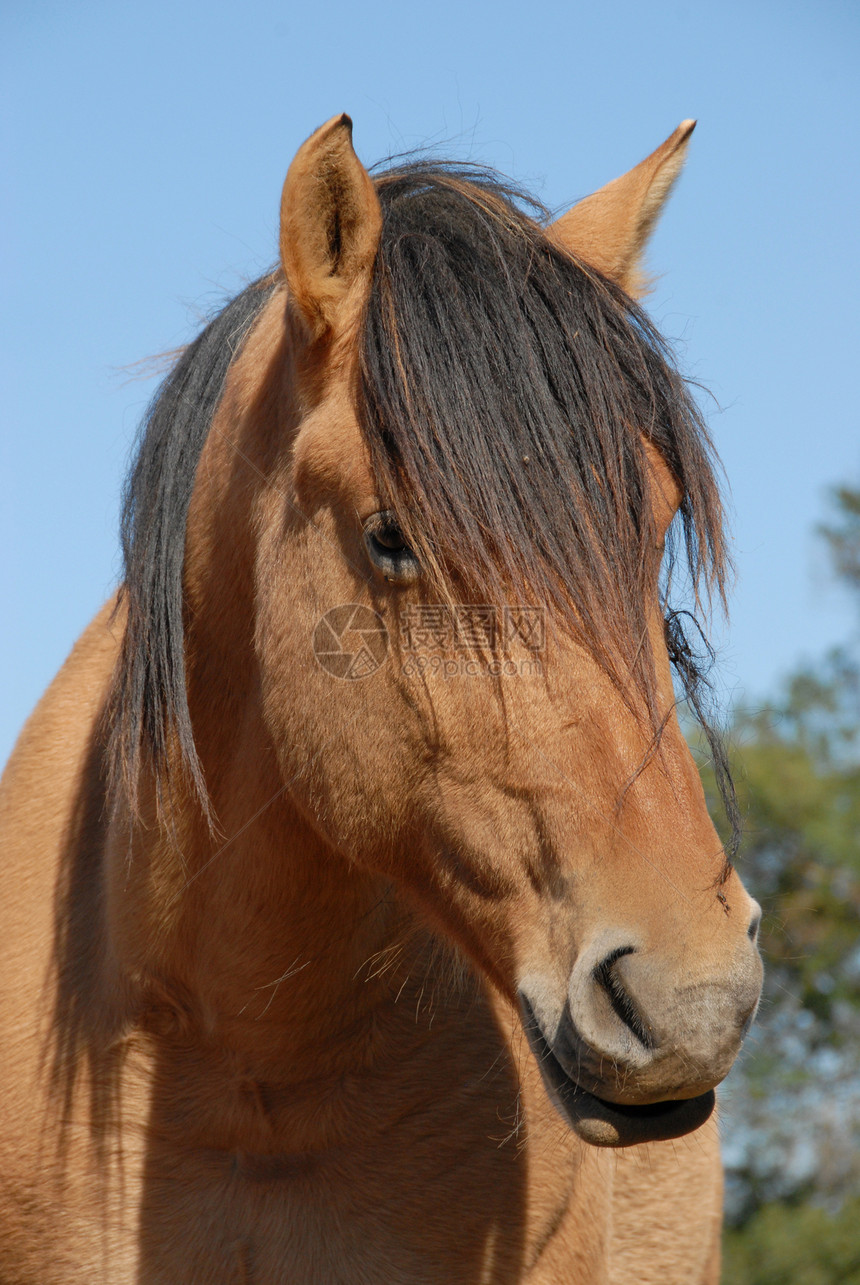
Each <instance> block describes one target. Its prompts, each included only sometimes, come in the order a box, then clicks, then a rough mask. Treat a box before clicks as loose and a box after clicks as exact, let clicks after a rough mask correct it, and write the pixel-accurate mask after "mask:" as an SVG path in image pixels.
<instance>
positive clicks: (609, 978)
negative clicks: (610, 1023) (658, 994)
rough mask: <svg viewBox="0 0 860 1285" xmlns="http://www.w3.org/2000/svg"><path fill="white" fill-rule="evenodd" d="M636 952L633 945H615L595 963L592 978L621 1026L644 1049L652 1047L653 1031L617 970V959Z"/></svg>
mask: <svg viewBox="0 0 860 1285" xmlns="http://www.w3.org/2000/svg"><path fill="white" fill-rule="evenodd" d="M635 953H636V947H635V946H617V947H616V948H615V950H613V951H610V953H609V954H608V955H607V956H606V958H605V959H602V960H601V961H600V963H599V964H596V965H595V967H594V970H593V972H592V978H593V981H594V983H595V985H596V986H598V987H599V988H600V989H601V990H602V991H603V993H604V994H605V996H606V999H607V1000H608V1002H609V1006H610V1008H611V1009H612V1012H613V1013H614V1014H615V1016H616V1017H617V1018H618V1020H619V1022H620V1023H621V1024H622V1026H624V1027H626V1029H627V1031H629V1032H630V1033H631V1034H632V1035H633V1036H634V1038H635V1039H636V1040H637V1042H638V1043H639V1044H641V1045H642V1047H643V1048H644V1049H649V1050H650V1049H653V1047H654V1031H653V1027H652V1026H651V1025H650V1024H649V1022H648V1021H647V1019H646V1018H645V1017H644V1015H643V1014H642V1013H640V1011H639V1009H638V1007H637V1005H636V1003H635V1001H634V1000H633V999H632V998H631V997H630V995H629V994H628V992H627V990H626V988H625V986H624V983H623V981H622V980H621V977H620V976H619V970H618V968H617V967H616V965H617V964H618V961H619V960H621V959H625V958H626V957H627V956H628V955H634V954H635Z"/></svg>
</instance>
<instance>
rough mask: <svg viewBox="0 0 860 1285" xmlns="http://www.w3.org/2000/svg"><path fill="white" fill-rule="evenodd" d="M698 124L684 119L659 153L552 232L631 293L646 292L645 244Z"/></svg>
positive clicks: (575, 210)
mask: <svg viewBox="0 0 860 1285" xmlns="http://www.w3.org/2000/svg"><path fill="white" fill-rule="evenodd" d="M695 127H696V122H695V121H694V120H685V121H682V122H681V124H680V125H679V126H678V128H677V129H676V130H675V132H674V134H671V135H670V136H669V138H667V139H666V141H665V143H662V144H661V145H660V146H659V147H658V148H657V150H656V152H652V153H651V155H650V156H647V157H646V158H645V160H644V161H640V162H639V164H638V165H636V166H634V168H633V169H632V170H628V171H627V173H626V174H623V175H622V176H621V178H616V179H613V180H612V182H611V183H607V184H606V187H602V188H601V189H600V190H599V191H598V192H594V193H592V195H591V196H587V197H586V198H585V199H584V200H583V201H580V202H579V204H578V205H575V206H574V207H573V209H572V210H568V212H567V214H563V215H562V216H561V218H560V219H557V220H556V222H555V223H553V224H552V225H551V226H550V228H549V233H550V235H551V236H552V237H553V238H554V239H555V240H557V241H559V242H561V244H562V245H564V246H565V247H566V248H567V249H568V250H571V251H572V252H573V253H574V254H575V255H577V257H578V258H580V259H582V260H583V261H584V262H585V263H590V264H591V265H592V266H593V267H595V268H598V269H599V270H600V271H601V272H602V273H603V274H604V275H605V276H607V277H611V278H612V279H613V280H614V281H617V282H618V284H619V285H621V286H623V287H624V289H625V290H626V291H627V293H628V294H632V295H636V296H638V295H642V294H644V293H645V291H646V290H647V288H648V283H647V280H646V278H645V277H644V276H643V273H642V254H643V251H644V249H645V243H646V242H647V240H648V237H649V236H650V235H651V232H652V231H653V228H654V225H655V223H656V222H657V219H658V217H659V215H660V211H661V210H662V209H663V206H664V205H665V203H666V200H667V199H668V196H669V193H670V192H671V190H672V186H673V184H674V182H675V180H676V179H677V177H678V175H679V174H680V173H681V170H682V168H683V165H684V158H685V156H686V153H687V143H688V142H689V139H690V135H691V134H692V132H693V130H694V129H695Z"/></svg>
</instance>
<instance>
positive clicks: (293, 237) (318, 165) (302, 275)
mask: <svg viewBox="0 0 860 1285" xmlns="http://www.w3.org/2000/svg"><path fill="white" fill-rule="evenodd" d="M381 228H382V212H381V210H380V208H379V201H378V200H377V197H376V192H375V191H374V187H373V183H372V181H371V178H370V175H369V174H368V173H367V170H366V169H365V168H364V166H363V165H362V163H361V161H360V160H359V159H358V157H357V156H356V154H355V152H354V150H353V146H352V121H351V120H350V118H349V116H347V115H346V114H343V115H341V116H334V117H332V119H331V120H330V121H328V122H327V123H326V124H325V125H321V126H320V128H319V129H318V130H317V131H316V132H315V133H314V134H312V135H311V136H310V138H309V139H308V140H307V142H306V143H303V144H302V146H301V147H300V148H299V150H298V152H297V153H296V158H295V160H294V161H293V163H292V165H291V166H290V169H289V173H288V174H287V179H286V182H285V183H284V191H283V196H282V197H281V236H280V249H281V262H282V264H283V268H284V274H285V276H286V278H287V285H288V286H289V290H290V295H291V297H292V299H293V300H294V301H295V303H296V304H297V306H298V308H299V310H300V312H301V313H302V316H303V317H304V319H305V321H306V322H307V323H308V325H309V327H310V330H311V334H312V336H313V337H314V338H315V339H316V338H320V337H322V336H323V335H325V334H334V333H336V332H338V331H341V330H343V329H344V328H345V327H346V326H347V325H348V324H349V321H350V319H351V318H352V317H353V316H354V315H355V314H356V312H357V311H358V310H359V309H360V308H361V306H362V304H363V303H364V301H365V298H366V296H367V292H368V290H369V288H370V278H371V271H372V268H373V261H374V257H375V255H376V248H377V245H378V243H379V234H380V231H381Z"/></svg>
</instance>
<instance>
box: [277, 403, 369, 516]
mask: <svg viewBox="0 0 860 1285" xmlns="http://www.w3.org/2000/svg"><path fill="white" fill-rule="evenodd" d="M293 469H294V477H295V485H296V490H297V491H298V492H299V493H300V494H301V495H302V496H303V497H306V498H307V499H309V500H310V499H316V500H325V499H329V500H332V499H334V500H340V501H342V502H348V503H349V504H350V505H351V506H352V507H354V508H355V509H356V511H357V512H358V513H359V515H360V516H361V517H367V516H368V515H369V514H370V513H372V512H373V511H374V508H375V507H378V497H377V494H376V484H375V481H374V477H373V470H372V468H371V464H370V453H369V451H368V448H367V443H366V442H365V440H364V437H363V435H362V432H361V428H360V426H359V422H358V416H357V413H356V410H355V407H354V405H353V403H352V401H351V399H350V397H349V395H348V392H347V391H346V390H345V389H335V390H334V391H333V392H332V393H331V395H330V396H328V397H326V399H325V400H324V401H323V402H322V403H321V404H320V405H319V406H317V407H316V408H315V409H314V410H313V411H312V412H311V413H310V414H309V415H308V416H307V418H306V419H305V421H304V423H303V424H302V426H301V429H300V430H299V434H298V437H297V438H296V443H295V449H294V453H293Z"/></svg>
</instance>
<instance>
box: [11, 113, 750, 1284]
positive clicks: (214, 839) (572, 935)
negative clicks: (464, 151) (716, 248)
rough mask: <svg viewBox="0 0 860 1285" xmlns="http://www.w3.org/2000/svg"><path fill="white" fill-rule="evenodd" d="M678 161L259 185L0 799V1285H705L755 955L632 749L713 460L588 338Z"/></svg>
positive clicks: (645, 733) (312, 170) (332, 168)
mask: <svg viewBox="0 0 860 1285" xmlns="http://www.w3.org/2000/svg"><path fill="white" fill-rule="evenodd" d="M691 129H692V123H691V122H687V123H685V124H684V125H682V126H681V127H680V128H679V129H678V130H677V131H676V132H675V133H674V134H673V135H672V136H671V137H670V138H669V139H668V140H667V142H666V143H664V144H663V145H662V147H660V148H659V149H658V150H657V151H656V152H655V153H654V154H653V155H652V156H650V157H649V158H648V159H647V160H645V161H643V162H642V164H641V165H639V166H637V167H636V168H635V169H634V170H632V171H631V172H630V173H629V174H627V175H625V176H624V177H623V178H621V179H619V180H616V182H614V183H612V184H610V185H609V186H608V187H606V188H604V189H603V190H602V191H601V192H598V193H597V194H595V195H594V196H591V197H589V198H588V199H586V200H585V201H583V202H582V203H581V204H579V205H577V206H576V207H575V208H574V209H573V210H571V212H570V213H568V214H567V215H565V216H564V217H562V218H561V219H559V220H558V221H556V222H555V223H552V224H549V223H548V221H547V219H546V218H545V217H543V216H542V215H541V212H540V210H539V209H538V208H537V207H535V206H534V205H533V204H531V205H530V204H529V203H528V201H527V198H524V197H522V196H521V195H520V194H517V193H516V192H515V191H513V190H512V189H511V188H510V187H508V186H506V185H505V184H504V183H503V182H502V181H501V180H500V179H498V177H497V176H495V175H493V174H492V173H491V172H489V171H486V170H482V169H479V168H476V167H471V168H469V167H464V166H456V165H443V164H434V163H430V162H423V161H412V162H409V163H406V164H403V165H401V166H399V167H395V168H392V169H389V170H386V171H383V172H381V173H379V174H378V175H377V176H376V177H375V178H373V179H372V178H371V177H370V176H369V175H368V173H367V172H366V171H365V170H364V169H363V167H362V166H361V164H360V162H359V161H358V159H357V158H356V155H355V153H354V151H353V148H352V141H351V124H350V121H349V119H348V117H346V116H341V117H337V118H336V119H334V120H332V121H330V122H329V123H328V124H327V125H325V126H323V127H322V128H321V129H320V130H318V131H317V133H315V134H314V135H313V136H312V137H311V138H310V139H309V141H308V142H307V143H305V144H304V146H303V147H302V148H301V150H300V151H299V153H298V155H297V157H296V159H295V161H294V163H293V165H292V167H291V168H290V171H289V174H288V176H287V180H286V184H285V187H284V195H283V204H282V211H281V238H280V248H281V263H280V266H279V267H278V269H277V270H276V271H275V272H273V273H272V275H271V276H270V277H267V278H265V279H264V280H262V281H260V282H257V283H255V284H254V285H252V286H251V287H249V288H248V289H247V290H246V291H244V292H243V293H242V294H241V295H240V296H239V297H238V298H237V299H236V300H234V301H233V303H231V304H230V305H228V307H227V308H226V309H225V310H224V311H223V312H222V313H221V314H220V316H218V317H217V318H215V319H214V320H213V321H212V322H211V324H210V325H209V327H208V328H207V329H206V330H205V331H204V332H203V334H202V335H201V336H200V337H199V338H198V339H197V340H196V341H195V343H194V344H192V345H191V346H190V348H188V349H187V350H186V351H185V353H184V355H183V356H182V357H181V359H180V360H179V363H178V365H177V367H176V369H175V370H174V372H173V374H172V375H171V376H170V378H169V380H168V381H167V383H166V386H165V388H164V389H163V391H162V392H161V394H160V396H159V398H158V399H157V401H156V402H155V404H154V406H153V408H152V409H151V411H150V414H149V417H148V423H147V425H146V431H145V434H144V436H143V439H142V444H141V447H140V452H139V455H138V459H137V463H136V465H135V468H134V470H133V472H132V475H131V478H130V481H129V485H128V490H127V495H126V507H125V518H124V528H123V534H124V542H125V553H126V575H125V583H124V585H123V588H122V590H121V592H120V594H119V596H118V599H117V601H115V602H112V603H109V604H108V605H107V606H106V607H105V609H104V610H103V611H102V612H101V614H100V615H99V616H98V617H97V618H96V620H95V621H94V622H93V624H92V625H91V626H90V627H89V628H88V630H87V631H86V633H85V634H84V636H83V637H82V639H81V640H80V641H79V642H78V644H77V646H76V647H75V649H74V650H73V652H72V654H71V656H70V657H69V660H68V661H67V663H66V664H65V666H64V667H63V669H62V671H61V672H60V674H59V676H58V677H57V679H56V681H55V682H54V684H53V685H52V687H51V688H50V690H49V691H48V693H47V695H46V696H45V697H44V699H43V700H42V702H41V704H40V705H39V707H38V709H37V710H36V712H35V714H34V715H33V717H32V718H31V720H30V722H29V723H28V725H27V727H26V729H25V731H24V733H23V734H22V737H21V739H20V741H19V743H18V746H17V748H16V750H15V752H14V754H13V757H12V759H11V762H10V764H9V767H8V770H7V773H6V776H5V779H4V785H3V792H2V834H3V850H2V852H3V855H2V861H3V867H2V868H3V890H4V891H3V904H2V913H0V925H2V927H0V952H2V955H0V998H2V1028H0V1029H2V1032H3V1034H2V1047H3V1056H2V1066H0V1104H2V1106H0V1110H2V1118H3V1123H2V1129H0V1140H2V1141H0V1149H2V1162H0V1191H1V1192H2V1197H0V1278H2V1281H3V1282H5V1285H13V1283H15V1285H18V1283H22V1285H23V1283H25V1282H26V1283H27V1285H37V1283H38V1285H84V1283H86V1285H92V1283H93V1282H97V1281H98V1282H106V1283H109V1285H120V1283H131V1282H147V1283H150V1282H164V1283H169V1285H180V1283H182V1282H189V1283H190V1282H194V1283H195V1285H199V1283H200V1282H222V1281H223V1282H232V1281H235V1282H240V1281H245V1282H250V1281H253V1282H255V1285H263V1283H264V1282H271V1283H275V1282H278V1283H279V1285H280V1283H282V1282H291V1283H293V1282H295V1283H310V1282H316V1283H317V1285H336V1283H337V1282H342V1283H343V1285H398V1283H402V1285H407V1283H408V1285H419V1283H425V1282H426V1283H429V1282H434V1283H437V1285H442V1283H444V1285H457V1283H462V1285H465V1283H466V1282H468V1283H469V1285H473V1283H477V1282H485V1283H487V1285H502V1282H514V1281H529V1282H534V1283H537V1282H583V1283H585V1282H609V1281H612V1282H616V1281H617V1282H621V1281H623V1282H630V1281H637V1282H648V1281H653V1282H660V1285H667V1283H668V1282H677V1283H678V1285H692V1283H693V1282H705V1281H716V1279H717V1276H718V1271H719V1232H720V1211H721V1170H720V1161H719V1151H718V1142H717V1135H716V1125H715V1122H714V1119H713V1118H712V1115H711V1113H712V1109H713V1105H714V1094H713V1089H714V1086H715V1085H716V1084H717V1083H718V1082H719V1081H720V1080H721V1079H722V1078H723V1077H724V1076H725V1074H726V1072H727V1071H728V1069H729V1067H730V1066H731V1064H732V1061H733V1060H734V1058H735V1056H736V1054H737V1051H738V1048H739V1046H740V1043H741V1040H742V1037H743V1035H744V1033H745V1031H746V1029H747V1027H748V1025H749V1022H750V1021H751V1018H752V1014H753V1012H754V1009H755V1006H756V1003H757V999H758V994H759V987H760V980H761V977H760V963H759V958H758V954H757V952H756V948H755V937H756V924H757V918H756V913H755V912H756V907H755V905H754V903H752V902H751V901H750V899H749V897H748V896H747V894H746V893H745V892H744V890H743V888H742V886H741V884H740V882H739V880H738V878H737V876H736V875H735V873H734V872H733V870H732V867H731V863H730V861H729V860H728V858H727V856H726V853H725V852H724V851H723V849H722V848H721V845H720V843H719V841H718V839H717V836H716V833H715V831H714V829H713V827H712V825H711V822H710V820H709V818H708V814H707V811H706V809H705V803H704V799H703V795H702V790H701V787H700V784H699V779H698V775H697V772H696V768H695V766H694V763H693V760H692V758H691V755H690V753H689V750H688V749H687V747H686V745H685V743H684V740H683V738H682V735H681V731H680V729H679V726H678V723H677V720H676V717H675V713H674V705H675V698H674V696H673V686H672V676H671V662H672V661H674V662H676V668H677V669H678V671H679V673H680V676H681V678H682V680H686V681H687V682H688V685H689V687H690V691H691V693H692V695H693V696H694V698H695V694H696V683H697V675H696V672H695V664H694V661H693V657H692V653H691V651H690V649H689V648H688V647H687V646H686V645H685V643H684V640H683V637H682V635H681V633H680V628H679V621H680V619H681V617H680V616H679V615H678V614H677V613H673V612H672V611H671V609H670V607H669V604H668V588H669V586H670V581H671V577H670V576H669V577H667V573H666V564H667V559H668V560H669V562H671V556H670V555H671V554H672V548H671V547H670V550H669V554H667V555H666V557H665V558H664V543H665V538H666V535H667V530H668V528H669V525H670V523H672V531H673V532H680V533H681V536H682V538H681V540H680V541H677V540H676V542H675V545H674V548H675V553H674V558H675V561H676V563H677V560H678V559H679V558H681V556H682V555H683V557H684V560H685V565H686V567H687V570H688V572H689V575H690V577H691V580H692V583H693V584H694V585H699V586H700V587H701V591H702V594H703V595H704V594H705V593H706V591H707V590H708V589H709V588H710V589H711V590H714V589H716V591H717V592H719V591H720V589H721V583H722V579H721V578H722V575H723V570H724V565H723V564H724V561H725V556H724V550H723V543H722V530H721V510H720V504H719V498H718V494H717V490H716V486H715V482H714V474H713V466H712V458H711V454H710V447H709V443H708V440H707V436H706V433H705V430H704V428H703V426H702V424H701V421H700V419H699V417H698V415H697V412H696V409H695V406H694V404H693V403H692V401H691V399H690V398H689V396H688V394H687V392H686V390H685V386H684V384H683V381H682V380H681V379H680V377H679V376H678V375H677V373H676V372H675V370H674V369H673V367H672V365H671V363H670V361H669V359H668V357H667V354H666V351H665V349H664V348H663V346H662V344H661V342H660V340H659V338H658V336H657V335H656V334H655V332H654V330H653V329H652V327H651V325H650V323H649V322H648V320H647V318H646V317H645V315H644V314H643V313H642V311H641V310H640V309H639V307H638V305H637V304H636V303H634V301H633V299H632V298H631V294H632V293H635V291H636V290H637V289H638V288H639V282H640V275H639V274H640V256H641V251H642V249H643V245H644V242H645V239H646V236H647V233H648V231H649V229H650V228H651V226H652V225H653V223H654V221H655V219H656V217H657V215H658V213H659V210H660V207H661V205H662V203H663V201H664V199H665V197H666V195H667V193H668V191H669V189H670V187H671V185H672V183H673V180H674V179H675V177H676V175H677V173H678V172H679V170H680V167H681V164H682V160H683V154H684V150H685V146H686V142H687V139H688V136H689V134H690V132H691ZM676 515H677V517H676ZM673 518H676V520H675V521H674V522H672V520H673ZM661 566H662V567H663V572H662V574H661ZM675 579H676V580H677V575H676V577H675ZM727 788H728V787H727Z"/></svg>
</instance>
